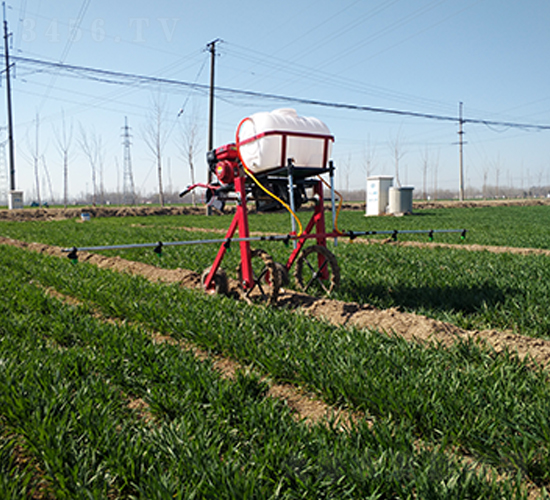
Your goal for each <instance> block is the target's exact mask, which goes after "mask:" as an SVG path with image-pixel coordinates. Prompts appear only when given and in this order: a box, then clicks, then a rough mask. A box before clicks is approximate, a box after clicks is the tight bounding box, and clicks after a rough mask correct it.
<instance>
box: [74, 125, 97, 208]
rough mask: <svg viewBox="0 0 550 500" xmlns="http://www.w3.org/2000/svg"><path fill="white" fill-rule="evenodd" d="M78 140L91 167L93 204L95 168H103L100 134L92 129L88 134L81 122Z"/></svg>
mask: <svg viewBox="0 0 550 500" xmlns="http://www.w3.org/2000/svg"><path fill="white" fill-rule="evenodd" d="M78 142H79V143H80V147H81V148H82V151H84V154H85V155H86V158H88V162H89V164H90V168H91V169H92V203H93V204H94V205H95V204H96V202H97V180H96V179H97V170H98V167H100V168H101V169H102V168H103V167H102V165H103V151H102V144H101V136H99V135H98V134H96V133H95V132H94V131H93V130H92V132H91V133H90V135H89V136H88V134H87V132H86V130H85V129H84V127H83V126H82V124H80V137H79V141H78ZM102 177H103V176H102Z"/></svg>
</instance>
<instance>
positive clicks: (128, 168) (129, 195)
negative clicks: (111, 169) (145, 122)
mask: <svg viewBox="0 0 550 500" xmlns="http://www.w3.org/2000/svg"><path fill="white" fill-rule="evenodd" d="M122 130H123V133H122V145H123V146H124V167H123V174H122V175H123V182H122V193H123V195H122V199H123V203H124V204H125V205H128V204H131V205H135V203H136V191H135V187H134V175H133V174H132V157H131V155H130V144H131V142H130V137H131V136H130V127H128V117H127V116H125V117H124V127H123V128H122Z"/></svg>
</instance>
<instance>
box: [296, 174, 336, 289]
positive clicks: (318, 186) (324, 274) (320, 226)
mask: <svg viewBox="0 0 550 500" xmlns="http://www.w3.org/2000/svg"><path fill="white" fill-rule="evenodd" d="M313 192H314V195H315V196H316V197H317V200H318V201H317V204H316V205H315V210H314V212H313V215H312V216H311V219H309V222H308V225H307V226H306V228H305V230H304V232H303V233H302V235H301V236H300V237H299V239H298V244H297V245H296V248H295V249H294V251H293V252H292V253H291V254H290V257H289V259H288V261H287V263H286V268H287V270H289V271H290V268H291V267H292V265H293V264H294V262H295V261H296V259H297V258H298V255H299V253H300V251H301V250H302V248H303V246H304V245H305V242H306V240H308V239H310V238H312V237H315V238H316V239H317V244H318V245H321V246H323V247H326V246H327V236H328V237H330V235H329V234H327V232H326V227H325V203H324V198H323V184H322V182H321V181H317V182H316V183H315V185H314V187H313ZM313 229H315V233H314V235H315V236H313V235H312V230H313ZM331 234H332V233H331ZM318 258H319V261H318V265H319V269H321V278H322V279H328V278H329V274H328V269H327V268H326V266H325V260H326V259H325V257H324V256H323V255H321V254H318Z"/></svg>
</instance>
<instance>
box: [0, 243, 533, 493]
mask: <svg viewBox="0 0 550 500" xmlns="http://www.w3.org/2000/svg"><path fill="white" fill-rule="evenodd" d="M40 283H41V284H40ZM52 283H55V284H56V286H57V287H58V288H59V289H60V290H62V291H64V290H68V289H71V288H73V287H74V288H75V289H78V291H79V293H75V295H78V296H80V297H81V298H82V299H92V298H94V299H95V298H99V295H101V297H102V300H100V301H98V302H97V304H99V305H100V307H102V308H103V309H105V310H106V311H110V312H111V313H112V312H113V311H114V310H115V309H119V308H120V309H123V308H125V307H126V306H128V305H132V304H133V306H131V308H132V309H133V310H134V314H131V315H130V314H129V315H127V316H125V319H140V320H141V321H142V322H143V323H144V324H149V325H152V323H153V322H152V321H150V320H149V319H148V317H150V315H151V314H150V310H148V309H143V308H142V307H141V306H140V303H141V304H142V301H143V300H144V299H145V296H144V295H142V294H146V295H148V297H147V299H146V300H147V302H148V303H149V305H150V306H152V307H153V309H155V308H164V307H166V306H168V304H167V303H166V302H164V301H166V300H168V302H170V303H172V305H173V306H175V307H176V308H177V305H178V304H179V301H180V300H183V301H185V302H186V303H188V304H189V303H192V302H197V305H198V306H199V307H202V308H204V310H205V311H208V312H210V313H211V312H213V311H212V310H213V308H218V307H219V306H222V307H223V308H226V307H227V306H228V305H229V302H227V301H226V302H224V301H217V300H214V301H209V300H208V299H207V298H203V297H200V295H198V294H192V293H189V292H183V291H180V290H177V289H176V288H175V287H168V288H165V289H163V288H161V287H158V286H152V285H150V284H147V283H145V282H144V281H143V280H139V279H135V278H130V277H128V276H118V277H117V276H115V275H112V274H111V273H109V272H105V271H101V270H97V269H93V268H91V267H88V266H86V265H83V266H81V267H77V268H75V267H71V266H70V265H67V263H65V262H64V261H59V260H58V261H55V259H52V258H47V257H44V256H40V255H34V254H30V253H25V252H24V251H22V250H18V249H14V248H5V249H4V248H3V249H2V252H0V290H1V293H2V296H3V297H4V300H3V301H2V302H1V303H0V314H1V316H2V318H3V320H2V323H1V325H0V458H2V460H1V461H0V464H1V465H0V497H1V498H3V499H19V498H24V497H31V496H37V495H38V496H41V497H45V498H60V499H62V498H67V499H78V498H98V499H99V498H147V499H155V498H159V499H161V498H165V499H168V498H170V499H172V498H240V499H241V498H304V497H308V498H372V499H376V498H413V497H417V496H419V497H422V498H523V497H524V496H525V495H524V494H523V493H522V492H521V491H520V490H519V488H518V487H517V485H516V484H515V482H514V481H512V480H510V481H501V482H497V481H496V480H495V479H494V478H493V479H487V478H486V477H485V472H484V471H483V470H478V471H473V470H472V469H471V468H470V467H468V466H465V465H463V464H461V463H460V462H459V461H457V460H456V459H453V458H449V457H448V456H447V454H445V453H444V452H443V451H442V449H441V448H442V447H439V446H424V447H419V446H418V444H417V440H416V434H417V432H416V430H415V427H414V426H412V425H410V424H409V423H408V422H407V421H406V420H401V421H395V420H393V419H392V418H380V419H379V420H377V421H376V422H375V423H374V424H373V425H372V427H370V426H369V425H367V423H366V422H357V423H356V424H355V425H354V426H353V428H352V429H350V430H349V431H348V432H341V431H340V430H339V429H338V428H337V426H335V425H334V424H333V425H328V426H327V425H314V426H308V425H306V424H305V423H303V422H297V421H296V420H295V419H294V418H293V417H292V415H291V413H290V411H289V410H288V409H287V408H286V407H285V406H284V405H282V404H280V403H277V402H275V401H273V400H271V399H270V398H266V397H265V391H266V385H265V383H264V382H262V381H260V380H259V379H258V377H257V376H255V375H252V374H246V373H238V374H237V376H236V378H235V379H234V380H225V379H222V378H221V377H220V376H219V375H218V374H217V373H216V372H214V371H213V369H212V367H211V365H210V364H209V363H205V362H198V361H197V360H196V359H195V358H194V357H193V356H192V355H191V354H189V353H187V352H184V351H182V350H181V349H180V348H179V347H178V346H176V345H170V344H167V343H164V344H156V343H154V342H153V341H152V340H151V338H150V335H149V334H148V333H147V331H145V330H144V329H142V328H140V327H137V326H130V325H129V324H127V323H125V322H123V323H118V324H113V323H111V322H106V321H101V320H99V319H97V318H95V317H93V316H92V315H91V314H90V313H91V310H90V308H89V307H88V306H69V305H66V304H64V303H63V302H61V301H60V300H59V299H56V298H52V297H51V296H50V295H49V294H46V293H45V292H44V288H43V287H44V286H45V285H51V284H52ZM134 289H136V290H137V293H136V294H134V293H132V290H134ZM182 292H183V295H182ZM121 293H122V295H121ZM175 300H177V303H174V302H173V301H175ZM89 305H90V304H89ZM245 311H248V312H252V313H253V314H257V311H256V310H255V309H246V308H245V309H243V310H242V311H240V314H239V315H241V314H242V313H244V312H245ZM164 312H168V311H167V310H165V311H164ZM179 312H181V311H178V312H177V313H176V316H177V315H178V313H179ZM187 312H188V313H189V315H190V317H189V320H190V321H191V322H192V323H189V326H191V325H192V324H193V322H194V323H195V324H196V322H197V321H198V318H197V317H193V316H192V314H191V311H190V310H189V311H187ZM228 312H229V311H226V313H228ZM136 316H138V317H136ZM162 316H164V315H162ZM165 319H166V320H167V323H166V327H167V326H168V325H169V323H170V322H173V320H174V317H170V316H169V315H167V316H165ZM179 321H180V322H186V321H187V320H186V318H185V317H181V316H179ZM180 324H181V323H180ZM211 326H212V327H216V326H219V325H216V324H213V325H211ZM166 327H165V328H164V329H166ZM258 327H261V325H258ZM206 328H209V327H208V326H206ZM245 333H246V334H248V335H250V333H251V332H250V329H249V328H246V329H245ZM136 400H143V401H144V402H145V404H146V407H145V408H144V406H145V405H141V409H139V407H138V409H132V408H133V407H132V405H130V404H129V402H130V401H136Z"/></svg>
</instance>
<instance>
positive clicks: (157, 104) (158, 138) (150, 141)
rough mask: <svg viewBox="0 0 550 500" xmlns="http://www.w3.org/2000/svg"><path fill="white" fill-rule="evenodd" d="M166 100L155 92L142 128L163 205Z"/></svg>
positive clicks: (166, 137)
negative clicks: (156, 175) (153, 161)
mask: <svg viewBox="0 0 550 500" xmlns="http://www.w3.org/2000/svg"><path fill="white" fill-rule="evenodd" d="M165 125H166V100H165V99H162V98H161V97H160V95H159V94H157V95H156V96H155V97H154V98H153V101H152V108H151V113H150V116H149V118H148V120H147V123H146V125H145V128H144V130H143V138H144V140H145V143H146V144H147V146H148V147H149V149H150V150H151V152H152V153H153V155H154V157H155V161H156V164H157V173H158V184H159V203H160V206H161V207H163V206H164V190H163V187H162V152H163V150H164V146H165V145H166V141H167V140H168V133H167V131H166V126H165Z"/></svg>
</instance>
